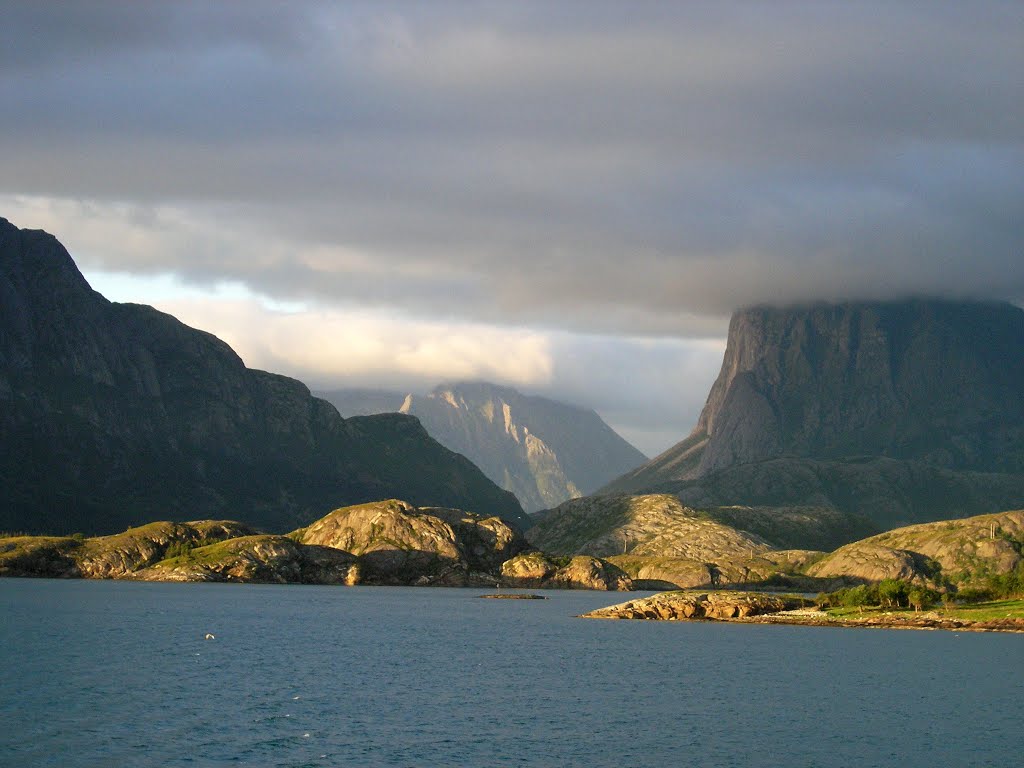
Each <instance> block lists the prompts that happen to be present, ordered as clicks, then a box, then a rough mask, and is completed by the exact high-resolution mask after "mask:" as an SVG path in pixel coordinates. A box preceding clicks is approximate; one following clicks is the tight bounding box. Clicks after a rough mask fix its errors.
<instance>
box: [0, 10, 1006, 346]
mask: <svg viewBox="0 0 1024 768" xmlns="http://www.w3.org/2000/svg"><path fill="white" fill-rule="evenodd" d="M552 5H553V6H554V7H552ZM1021 39H1024V8H1022V6H1020V5H1019V4H1008V3H1007V4H1001V3H972V4H940V3H922V4H913V3H905V4H899V5H894V4H891V3H882V4H870V3H857V4H849V3H815V4H778V3H772V4H753V3H751V4H739V3H737V4H721V5H720V4H706V5H704V4H685V5H684V4H680V5H678V6H676V5H673V4H654V3H652V4H642V3H641V4H628V5H627V4H620V3H609V4H598V3H587V4H586V5H585V6H584V5H581V4H573V3H564V4H550V3H537V4H525V3H514V4H462V3H455V4H442V3H430V4H417V3H394V4H380V3H372V4H371V3H367V4H358V3H356V4H344V5H340V6H339V5H335V4H326V3H324V4H320V3H301V4H292V3H289V4H280V3H266V4H253V3H246V4H236V3H222V4H210V3H131V4H123V3H109V4H102V3H101V4H86V3H76V4H72V5H69V6H67V7H65V6H63V5H62V6H60V7H57V6H47V5H46V4H39V3H24V4H19V3H14V4H7V6H6V7H5V14H4V24H3V25H2V26H0V103H3V104H4V105H5V109H4V111H3V114H2V116H0V149H2V151H3V157H4V169H3V173H2V174H0V192H4V193H8V194H21V195H35V196H42V197H58V198H77V199H83V200H88V201H92V202H93V203H94V204H98V205H102V204H103V203H104V202H105V201H107V202H129V203H131V204H132V205H133V206H134V207H135V209H136V210H137V211H142V212H145V211H146V210H147V209H148V208H152V213H151V220H152V222H153V224H152V226H153V227H154V228H156V229H159V228H160V227H164V228H165V229H166V230H168V231H167V235H166V236H167V237H168V238H170V241H173V238H174V237H175V236H177V237H179V239H180V242H179V243H178V244H177V246H175V247H174V248H170V249H169V250H168V249H165V250H163V251H161V252H160V253H159V254H154V253H151V252H150V253H147V252H145V250H144V249H129V248H123V249H119V248H117V247H111V248H110V249H109V251H108V252H107V253H106V254H105V255H104V259H103V266H104V267H105V268H108V269H125V270H140V271H150V272H157V271H175V272H178V273H180V274H182V275H183V276H184V277H185V278H186V279H189V280H193V281H217V280H223V279H232V280H238V281H242V282H245V283H247V284H249V285H250V286H251V287H252V288H253V289H254V290H257V291H260V292H264V293H268V294H271V295H275V296H279V297H284V298H315V299H317V300H319V301H322V302H324V303H327V304H329V303H331V302H334V301H349V302H351V301H359V302H366V303H369V304H385V305H386V304H389V303H393V304H399V305H401V306H402V307H404V308H405V309H406V310H407V311H410V312H420V313H424V314H442V315H445V316H461V317H466V318H472V319H474V320H478V321H484V322H497V323H508V324H534V325H538V326H548V327H562V328H573V329H584V330H590V331H592V330H601V331H604V332H647V333H662V334H680V333H682V334H686V333H690V334H698V335H706V334H720V333H721V331H722V328H723V320H722V318H723V317H724V316H725V315H727V314H728V312H729V311H730V310H731V309H733V308H734V307H736V306H738V305H742V304H748V303H753V302H763V301H778V302H782V301H796V300H805V299H813V298H844V297H874V296H895V295H900V294H906V293H917V294H920V293H942V294H952V295H972V296H992V297H1002V298H1009V299H1011V300H1018V301H1019V300H1020V299H1021V298H1022V297H1024V268H1022V267H1021V250H1022V249H1021V246H1022V243H1024V203H1022V201H1024V171H1022V169H1024V140H1022V137H1024V107H1022V102H1024V100H1022V99H1021V98H1020V94H1021V93H1022V92H1024V46H1021V44H1020V40H1021ZM168 210H170V211H172V212H173V214H174V215H173V216H171V217H170V219H169V220H170V221H172V222H174V221H178V220H179V217H181V216H185V217H186V218H187V217H189V216H193V217H194V218H195V219H196V220H203V221H207V222H209V223H210V229H211V230H212V229H215V228H217V227H220V228H231V229H233V230H235V231H239V232H245V233H247V242H249V243H250V244H251V243H255V245H253V246H252V247H246V248H241V247H240V248H236V249H232V248H230V247H229V245H230V243H228V244H225V243H224V242H222V241H220V240H217V241H215V247H214V246H208V245H203V243H202V240H203V237H202V233H203V232H204V231H205V230H203V229H202V228H197V229H196V230H195V232H194V236H193V237H192V238H191V239H189V238H186V237H184V236H183V235H182V234H181V232H175V231H174V228H173V227H172V226H169V225H168V223H167V222H168V219H167V216H166V211H168ZM140 215H141V214H140ZM261 244H263V245H266V249H265V250H261ZM271 246H273V247H271ZM331 249H338V250H339V251H343V252H344V253H345V254H349V255H351V254H360V255H361V256H362V257H361V258H345V257H342V256H338V257H337V258H332V256H331V254H332V250H331ZM256 251H259V253H256ZM311 251H312V252H315V253H316V254H317V258H308V257H307V258H299V257H301V256H303V255H304V254H306V255H308V253H309V252H311Z"/></svg>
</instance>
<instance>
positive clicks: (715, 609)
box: [582, 592, 811, 621]
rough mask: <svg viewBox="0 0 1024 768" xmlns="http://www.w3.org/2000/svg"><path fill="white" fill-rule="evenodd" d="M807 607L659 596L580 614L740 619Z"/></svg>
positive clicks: (703, 595) (792, 601)
mask: <svg viewBox="0 0 1024 768" xmlns="http://www.w3.org/2000/svg"><path fill="white" fill-rule="evenodd" d="M809 605H811V601H809V600H805V599H804V598H800V597H794V596H780V595H767V594H761V593H753V592H662V593H661V594H658V595H653V596H651V597H647V598H643V599H640V600H630V601H628V602H625V603H620V604H618V605H612V606H609V607H607V608H599V609H597V610H595V611H590V612H589V613H585V614H583V617H582V618H587V619H651V620H655V621H677V620H680V619H713V620H728V619H742V618H746V617H748V616H759V615H764V614H771V613H779V612H781V611H788V610H794V609H797V608H803V607H807V606H809Z"/></svg>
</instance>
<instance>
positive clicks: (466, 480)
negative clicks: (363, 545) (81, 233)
mask: <svg viewBox="0 0 1024 768" xmlns="http://www.w3.org/2000/svg"><path fill="white" fill-rule="evenodd" d="M0 488H3V504H2V505H0V529H3V530H20V531H28V532H32V533H35V532H63V531H67V532H70V531H82V532H85V533H88V534H95V533H109V532H112V531H119V530H124V529H125V527H126V526H130V525H135V524H138V523H141V522H144V521H147V520H153V519H160V518H167V517H172V518H178V519H182V518H196V517H228V516H230V517H235V518H241V519H243V520H244V521H245V522H246V523H249V524H251V525H256V526H259V527H263V528H267V529H271V530H288V529H290V528H294V527H297V526H300V525H304V524H306V523H308V522H310V521H311V520H313V519H315V518H316V517H318V516H319V515H321V514H323V511H324V510H326V509H332V508H334V507H336V506H337V505H338V504H343V503H356V502H361V501H370V500H374V499H380V498H387V497H390V496H400V497H402V498H408V499H411V500H412V501H413V502H415V503H418V504H434V505H444V506H451V507H460V508H468V509H474V510H478V511H480V512H481V513H485V514H487V515H500V516H502V517H504V518H505V519H508V520H512V521H514V522H517V523H520V524H525V523H526V518H525V517H524V516H523V514H522V509H521V507H520V506H519V504H518V502H517V501H516V499H515V498H514V497H513V496H512V495H511V494H510V493H508V492H505V491H502V490H501V489H499V488H498V487H497V486H495V485H494V483H492V482H491V481H490V480H488V479H487V478H486V477H485V476H484V475H483V474H482V473H481V472H480V471H479V470H478V469H477V468H476V467H475V466H473V464H471V463H470V462H469V461H468V460H467V459H465V458H464V457H462V456H459V455H457V454H455V453H453V452H452V451H450V450H448V449H447V448H444V447H443V446H441V445H440V444H438V443H437V442H436V441H434V440H433V439H431V438H430V437H429V436H428V435H427V434H426V432H425V431H424V430H423V428H422V427H421V426H420V424H419V422H418V421H416V419H414V418H412V417H410V416H402V415H399V414H390V415H382V416H370V417H363V418H353V419H347V420H343V419H342V418H341V417H340V416H339V415H338V413H337V411H336V410H335V409H334V408H333V406H331V405H330V404H329V403H326V402H324V401H323V400H319V399H316V398H313V397H311V396H310V393H309V390H308V389H307V388H306V387H305V386H304V385H303V384H301V383H300V382H298V381H295V380H293V379H289V378H286V377H284V376H278V375H275V374H271V373H265V372H263V371H256V370H250V369H248V368H246V367H245V365H244V364H243V362H242V361H241V359H239V357H238V356H237V355H236V354H235V353H234V352H233V351H232V350H231V348H230V347H228V345H227V344H225V343H224V342H222V341H220V340H219V339H217V338H216V337H214V336H212V335H210V334H208V333H204V332H202V331H198V330H195V329H193V328H189V327H187V326H185V325H183V324H182V323H180V322H178V321H177V320H176V319H175V318H173V317H171V316H169V315H166V314H163V313H161V312H158V311H156V310H154V309H152V308H151V307H146V306H140V305H134V304H112V303H111V302H109V301H107V300H106V299H104V298H103V297H102V296H101V295H99V294H98V293H96V292H94V291H92V290H91V289H90V288H89V286H88V284H87V283H86V281H85V279H84V278H83V277H82V275H81V273H79V271H78V269H77V268H76V267H75V264H74V262H73V261H72V259H71V257H70V256H69V255H68V253H67V251H66V250H65V249H64V248H63V246H61V244H60V243H59V242H57V240H56V239H55V238H53V237H52V236H50V235H48V234H46V233H44V232H38V231H28V230H19V229H18V228H16V227H14V226H13V225H11V224H10V223H8V222H7V221H6V220H3V219H0Z"/></svg>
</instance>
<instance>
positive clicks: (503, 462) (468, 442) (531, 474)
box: [324, 382, 647, 511]
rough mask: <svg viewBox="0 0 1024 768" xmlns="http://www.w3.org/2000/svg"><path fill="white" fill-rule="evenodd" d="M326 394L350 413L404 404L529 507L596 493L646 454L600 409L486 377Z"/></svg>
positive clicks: (429, 429) (402, 407) (544, 506)
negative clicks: (421, 391)
mask: <svg viewBox="0 0 1024 768" xmlns="http://www.w3.org/2000/svg"><path fill="white" fill-rule="evenodd" d="M324 397H325V398H326V399H327V400H329V401H330V402H332V403H334V404H335V405H336V406H337V407H338V409H339V410H340V411H341V412H342V414H346V413H353V414H355V413H371V412H375V411H387V410H397V411H399V412H401V413H407V414H410V415H412V416H415V417H416V418H418V419H419V420H420V422H422V424H423V426H424V427H425V428H426V430H427V432H428V433H429V434H430V435H431V437H433V438H435V439H436V440H437V441H438V442H440V443H441V444H442V445H444V446H446V447H448V448H450V449H451V450H453V451H455V452H457V453H461V454H462V455H464V456H466V457H467V458H468V459H470V460H471V461H472V462H473V463H474V464H476V465H477V466H478V467H480V469H481V470H483V472H484V474H486V475H487V476H488V477H489V478H491V480H493V481H494V482H495V483H497V484H498V485H500V486H501V487H502V488H505V489H506V490H509V491H511V492H512V493H514V494H515V495H516V497H517V498H518V499H519V500H520V502H521V503H522V505H523V508H524V509H526V510H527V511H536V510H540V509H547V508H550V507H554V506H556V505H558V504H560V503H561V502H563V501H565V500H566V499H571V498H575V497H577V496H581V495H583V494H586V493H590V492H592V491H594V490H596V489H597V488H599V487H600V486H601V485H603V484H604V483H606V482H608V481H609V480H611V479H612V478H614V477H617V476H618V475H621V474H622V473H623V472H626V471H628V470H630V469H633V468H634V467H636V466H639V465H640V464H641V463H643V462H644V461H645V460H646V458H647V457H646V456H644V455H643V454H642V453H640V451H638V450H637V449H636V448H634V447H633V446H632V445H630V444H629V443H627V442H626V441H625V440H623V439H622V437H620V436H619V435H618V434H617V433H616V432H615V431H614V430H612V428H611V427H609V426H608V425H607V424H606V423H605V422H604V421H603V420H602V419H601V417H600V416H598V415H597V414H596V413H595V412H594V411H592V410H587V409H583V408H577V407H575V406H571V405H567V404H565V403H559V402H556V401H554V400H548V399H547V398H543V397H532V396H527V395H523V394H521V393H519V392H517V391H516V390H514V389H511V388H509V387H500V386H497V385H494V384H488V383H485V382H468V383H461V384H451V385H442V386H439V387H437V388H436V389H434V391H432V392H431V393H430V394H428V395H426V396H423V397H420V396H416V395H400V394H398V393H390V394H389V393H385V392H378V391H373V390H339V391H336V392H327V393H325V394H324Z"/></svg>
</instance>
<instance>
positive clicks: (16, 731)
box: [0, 579, 1024, 768]
mask: <svg viewBox="0 0 1024 768" xmlns="http://www.w3.org/2000/svg"><path fill="white" fill-rule="evenodd" d="M484 592H485V590H474V589H430V588H395V587H376V588H375V587H313V586H267V585H217V584H148V583H132V582H112V581H106V582H104V581H53V580H22V579H0V616H2V630H0V647H2V649H3V673H2V688H0V765H3V766H62V767H65V766H66V767H71V768H75V767H78V766H82V767H85V766H102V767H104V768H106V767H107V766H239V765H252V766H588V767H595V768H596V767H599V766H690V765H692V766H830V767H831V766H835V767H837V768H838V767H840V766H841V767H843V768H847V767H850V766H858V767H864V768H869V767H870V766H897V765H898V766H928V767H929V768H938V767H939V766H1016V765H1019V764H1021V760H1022V751H1021V750H1022V743H1024V736H1022V735H1021V730H1020V723H1021V715H1022V713H1024V704H1022V702H1024V635H1009V634H1007V635H999V634H980V633H966V632H962V633H954V632H921V631H897V630H867V629H834V628H812V627H792V626H762V625H737V624H720V623H711V622H645V621H592V620H584V619H578V618H574V617H575V616H576V615H578V614H580V613H583V612H585V611H587V610H590V609H593V608H597V607H600V606H604V605H608V604H611V603H615V602H619V601H620V600H622V599H623V598H626V597H627V596H626V595H622V594H616V593H599V592H568V591H559V592H555V591H551V592H544V593H541V594H544V595H546V596H547V597H548V599H547V600H482V599H479V597H478V595H480V594H483V593H484ZM208 634H209V635H213V638H212V639H206V636H207V635H208Z"/></svg>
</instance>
